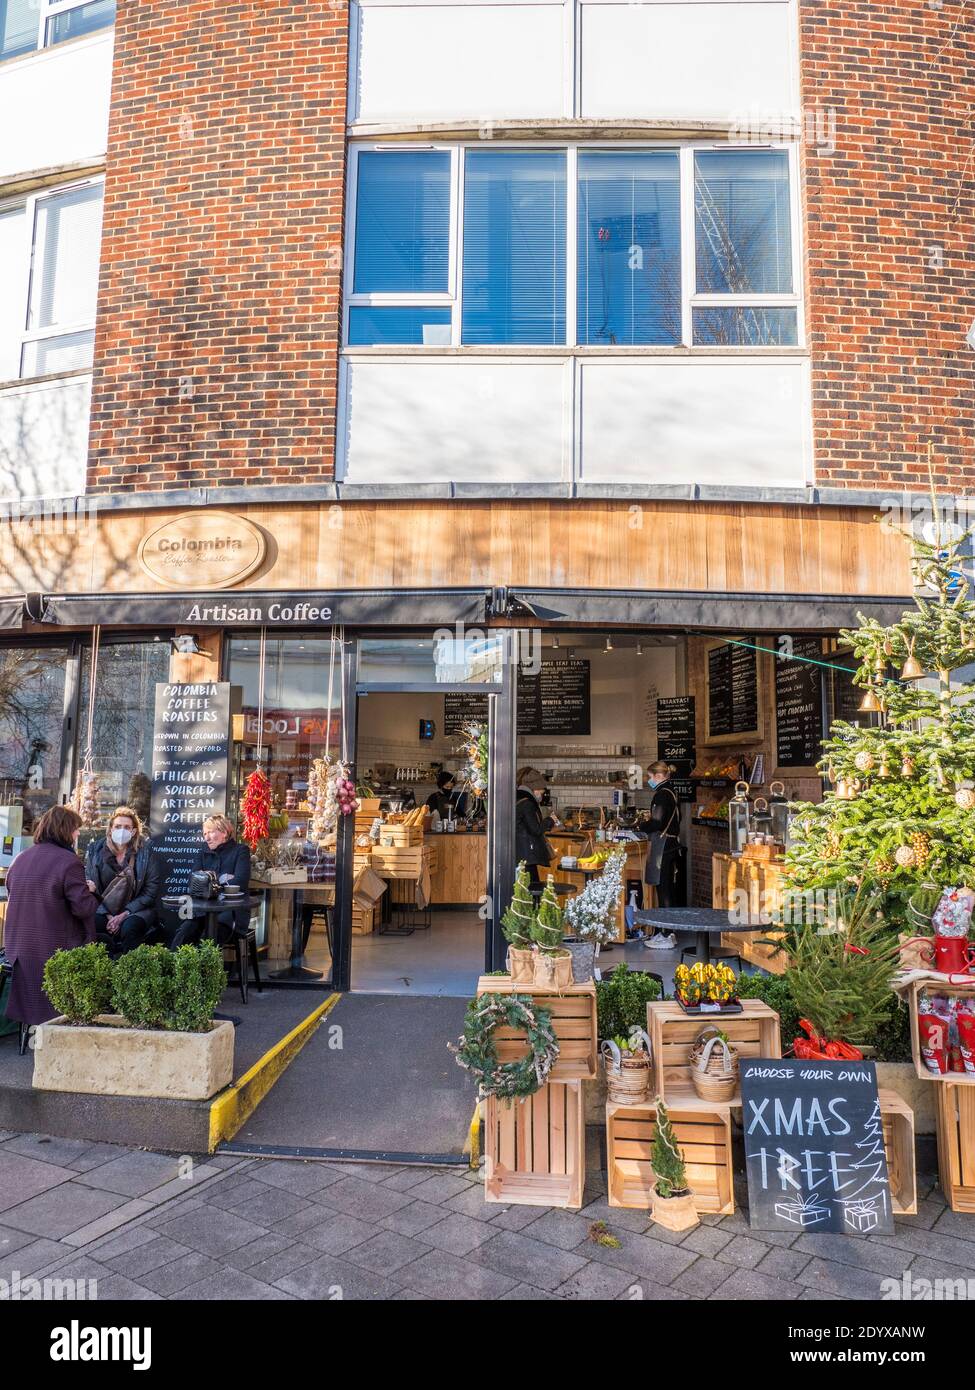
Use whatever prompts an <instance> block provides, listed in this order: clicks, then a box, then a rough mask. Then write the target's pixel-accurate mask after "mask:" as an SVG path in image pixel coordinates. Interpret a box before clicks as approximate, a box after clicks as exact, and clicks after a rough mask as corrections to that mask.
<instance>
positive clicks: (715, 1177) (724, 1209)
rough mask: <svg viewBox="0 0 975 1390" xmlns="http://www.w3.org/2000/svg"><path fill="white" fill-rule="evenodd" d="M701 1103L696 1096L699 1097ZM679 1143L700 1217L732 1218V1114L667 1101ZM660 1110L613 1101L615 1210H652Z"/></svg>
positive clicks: (609, 1121)
mask: <svg viewBox="0 0 975 1390" xmlns="http://www.w3.org/2000/svg"><path fill="white" fill-rule="evenodd" d="M695 1100H696V1097H695ZM667 1111H668V1114H669V1116H670V1120H671V1123H672V1125H673V1127H674V1134H675V1136H676V1139H677V1143H678V1145H679V1146H680V1149H681V1151H682V1153H683V1157H684V1163H685V1164H686V1167H687V1182H688V1186H689V1187H690V1189H691V1192H692V1194H693V1197H694V1207H695V1210H696V1211H699V1212H711V1213H712V1214H714V1215H717V1216H730V1215H731V1214H732V1213H733V1212H734V1210H735V1194H734V1181H733V1174H732V1155H731V1111H730V1108H729V1107H728V1106H720V1105H715V1103H714V1102H713V1101H711V1102H703V1101H702V1102H699V1105H695V1106H691V1105H685V1104H683V1103H682V1102H680V1103H678V1102H677V1101H673V1102H672V1101H669V1100H668V1102H667ZM656 1120H657V1108H656V1105H655V1104H654V1103H653V1102H652V1101H650V1102H644V1103H642V1104H639V1105H627V1104H625V1103H614V1102H612V1101H610V1102H607V1105H606V1167H607V1170H608V1178H609V1193H608V1197H609V1205H610V1206H611V1207H635V1208H638V1209H642V1210H647V1209H648V1208H649V1207H650V1206H651V1204H652V1188H653V1182H654V1175H653V1167H652V1165H651V1162H650V1156H651V1152H652V1144H653V1137H654V1133H655V1130H656Z"/></svg>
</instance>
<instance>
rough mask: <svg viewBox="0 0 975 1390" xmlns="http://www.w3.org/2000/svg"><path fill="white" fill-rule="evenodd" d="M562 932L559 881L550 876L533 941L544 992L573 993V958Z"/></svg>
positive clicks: (537, 975)
mask: <svg viewBox="0 0 975 1390" xmlns="http://www.w3.org/2000/svg"><path fill="white" fill-rule="evenodd" d="M562 932H563V926H562V909H561V907H560V906H559V900H558V898H557V897H556V896H555V880H554V878H553V877H552V875H551V874H549V876H548V883H546V885H545V892H544V893H543V894H542V899H541V902H540V903H539V904H538V913H537V914H536V917H535V920H534V922H533V923H532V941H533V942H534V943H535V947H536V950H535V960H534V965H535V984H536V985H538V986H539V987H541V988H542V989H570V988H571V986H572V956H571V954H570V952H569V951H568V950H567V949H566V948H565V947H564V946H563V945H562Z"/></svg>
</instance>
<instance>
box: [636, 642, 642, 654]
mask: <svg viewBox="0 0 975 1390" xmlns="http://www.w3.org/2000/svg"><path fill="white" fill-rule="evenodd" d="M636 654H637V656H642V655H643V643H642V642H637V644H636Z"/></svg>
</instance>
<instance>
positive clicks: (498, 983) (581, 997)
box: [477, 975, 599, 1081]
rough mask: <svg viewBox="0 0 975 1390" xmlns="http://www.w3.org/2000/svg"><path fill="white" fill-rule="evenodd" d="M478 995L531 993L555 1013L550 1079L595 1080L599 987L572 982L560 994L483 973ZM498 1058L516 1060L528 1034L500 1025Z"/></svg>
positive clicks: (525, 1046) (520, 1053) (518, 1029)
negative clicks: (555, 1049)
mask: <svg viewBox="0 0 975 1390" xmlns="http://www.w3.org/2000/svg"><path fill="white" fill-rule="evenodd" d="M477 993H478V997H480V995H482V994H530V995H531V997H532V998H533V999H535V1000H537V1002H538V1003H539V1004H543V1005H544V1006H545V1008H546V1009H548V1011H549V1013H550V1014H551V1015H552V1026H553V1028H554V1029H555V1036H556V1037H557V1038H558V1040H559V1057H558V1061H557V1062H556V1063H555V1065H554V1066H553V1068H552V1070H551V1071H550V1072H549V1080H551V1081H594V1080H595V1079H596V1063H597V1060H598V1056H599V1046H598V1033H597V1029H596V986H595V985H594V984H593V982H592V981H591V980H589V981H587V982H586V983H585V984H584V985H571V986H570V988H569V989H567V990H563V992H562V993H561V994H559V993H557V992H556V991H554V990H545V989H539V988H536V986H535V985H522V984H518V985H515V984H512V982H511V978H510V977H507V976H503V975H482V976H481V977H480V979H479V980H478V982H477ZM494 1043H495V1046H496V1047H497V1049H498V1060H499V1061H501V1062H516V1061H517V1060H518V1058H519V1057H523V1056H524V1055H525V1054H526V1052H527V1051H528V1043H527V1040H526V1038H525V1034H524V1032H523V1030H522V1029H520V1028H498V1029H496V1030H495V1033H494Z"/></svg>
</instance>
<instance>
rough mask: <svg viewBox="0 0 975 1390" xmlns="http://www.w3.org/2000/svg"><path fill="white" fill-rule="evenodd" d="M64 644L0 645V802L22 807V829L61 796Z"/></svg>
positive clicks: (27, 828) (29, 826) (28, 828)
mask: <svg viewBox="0 0 975 1390" xmlns="http://www.w3.org/2000/svg"><path fill="white" fill-rule="evenodd" d="M67 659H68V652H67V649H66V648H64V647H5V648H2V649H0V806H22V807H23V834H25V835H29V834H30V833H31V831H32V829H33V826H34V823H35V822H36V821H37V820H38V818H39V817H40V816H41V815H42V814H43V812H44V811H46V810H47V809H48V808H49V807H50V806H54V805H56V804H57V802H58V801H60V799H61V763H62V747H61V743H62V734H63V730H64V722H65V701H64V693H65V679H66V667H67Z"/></svg>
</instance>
